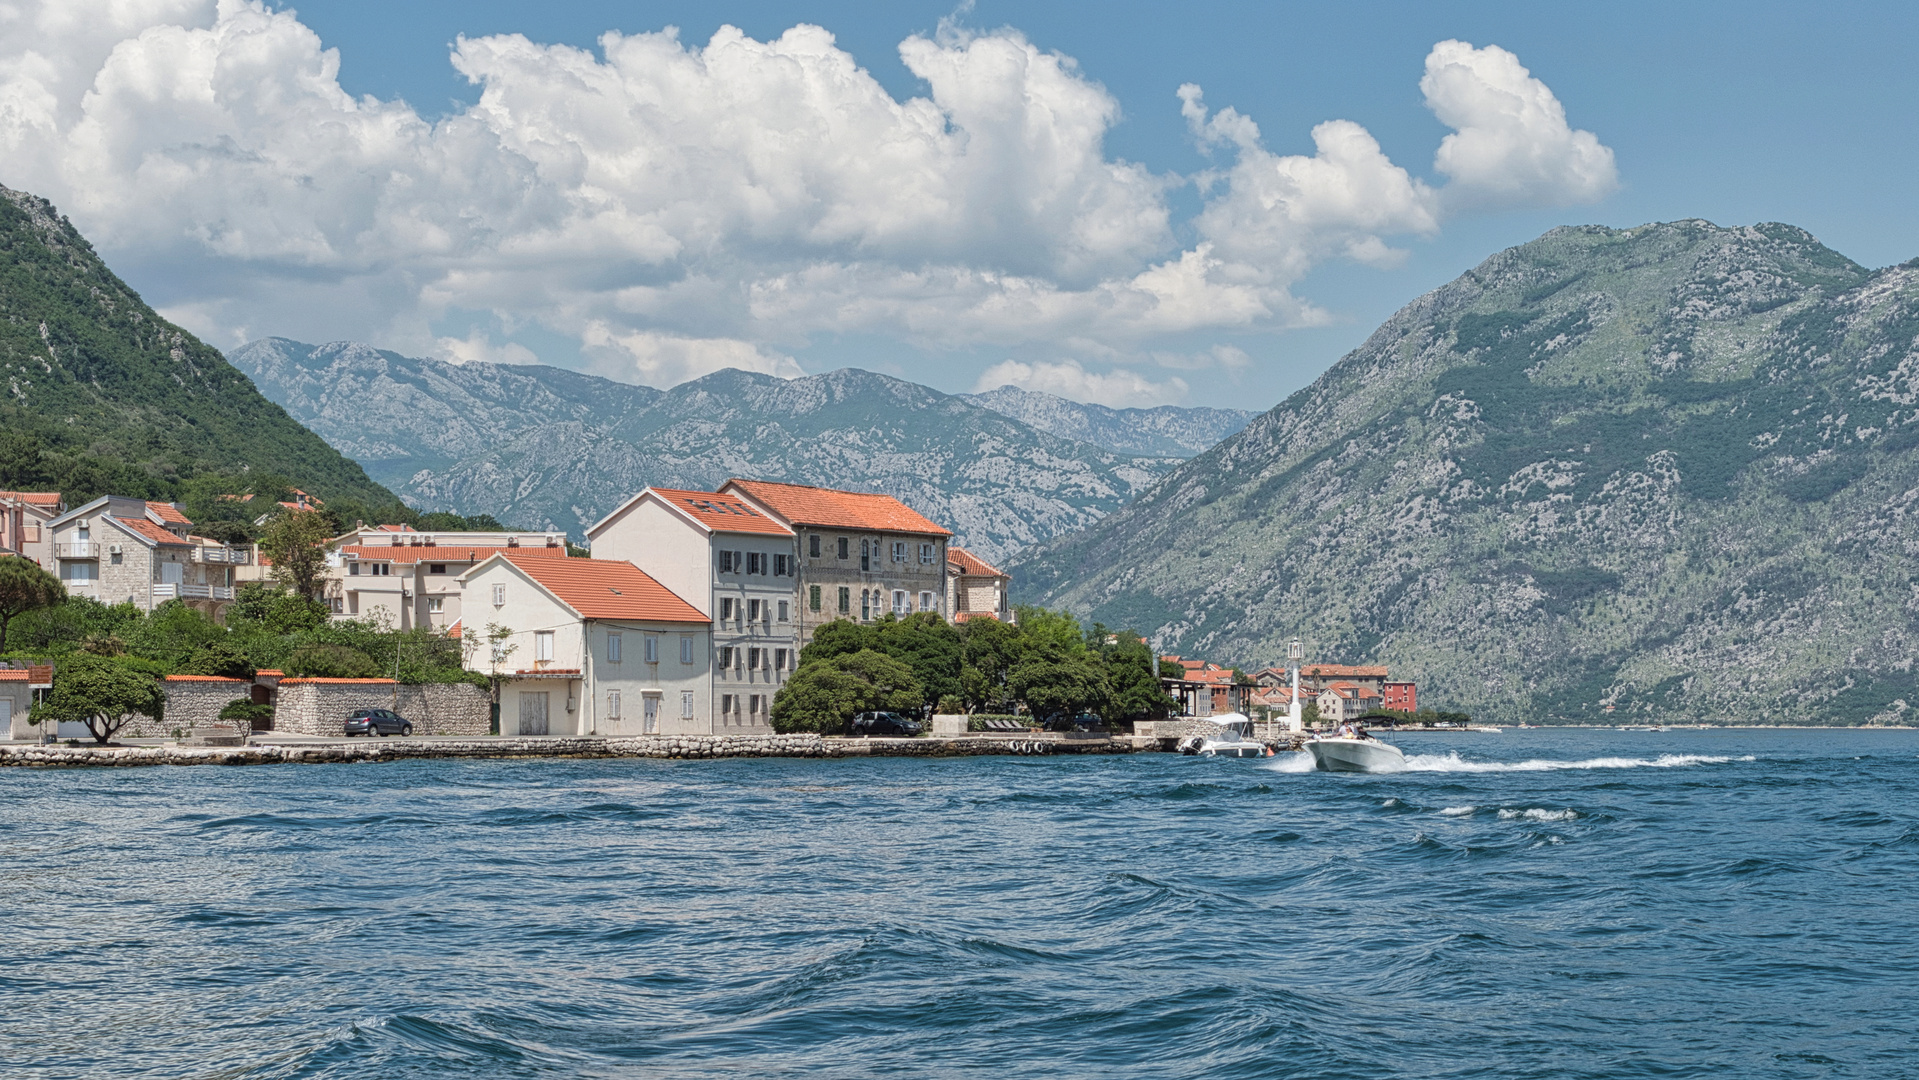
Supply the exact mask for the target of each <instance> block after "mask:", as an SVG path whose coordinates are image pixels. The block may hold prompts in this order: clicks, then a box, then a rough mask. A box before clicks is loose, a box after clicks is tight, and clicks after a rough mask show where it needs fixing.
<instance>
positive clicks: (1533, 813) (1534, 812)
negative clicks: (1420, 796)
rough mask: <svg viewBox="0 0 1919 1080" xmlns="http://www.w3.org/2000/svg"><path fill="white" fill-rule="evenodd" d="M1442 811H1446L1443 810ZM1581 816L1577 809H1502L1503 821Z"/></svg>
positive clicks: (1561, 819) (1548, 819) (1543, 819)
mask: <svg viewBox="0 0 1919 1080" xmlns="http://www.w3.org/2000/svg"><path fill="white" fill-rule="evenodd" d="M1441 812H1442V813H1443V812H1444V811H1441ZM1578 816H1579V813H1578V811H1576V810H1571V809H1567V810H1541V809H1539V808H1537V807H1534V808H1532V809H1528V810H1501V811H1500V812H1499V820H1501V821H1571V820H1572V819H1574V818H1576V817H1578Z"/></svg>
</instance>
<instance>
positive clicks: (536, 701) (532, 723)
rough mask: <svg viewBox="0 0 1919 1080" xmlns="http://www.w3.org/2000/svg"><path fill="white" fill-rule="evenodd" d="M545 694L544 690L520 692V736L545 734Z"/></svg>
mask: <svg viewBox="0 0 1919 1080" xmlns="http://www.w3.org/2000/svg"><path fill="white" fill-rule="evenodd" d="M546 694H547V692H546V691H544V690H522V691H520V734H522V735H544V734H546Z"/></svg>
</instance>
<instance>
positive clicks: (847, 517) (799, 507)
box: [720, 479, 953, 536]
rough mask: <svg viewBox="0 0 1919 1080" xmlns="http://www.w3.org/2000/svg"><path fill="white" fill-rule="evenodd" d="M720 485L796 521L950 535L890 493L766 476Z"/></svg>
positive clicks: (838, 526) (930, 534)
mask: <svg viewBox="0 0 1919 1080" xmlns="http://www.w3.org/2000/svg"><path fill="white" fill-rule="evenodd" d="M720 486H721V487H722V488H727V487H737V488H739V489H740V490H741V491H743V492H745V493H746V496H747V497H748V498H750V499H752V500H753V501H754V502H757V503H759V504H760V505H761V506H764V507H766V508H767V509H769V510H771V511H773V512H774V513H775V514H778V515H779V516H781V517H783V518H785V519H786V520H787V521H789V522H791V523H793V524H795V525H818V526H822V527H824V528H829V529H870V530H873V531H876V532H903V533H919V534H921V535H924V536H951V535H953V533H952V531H951V530H948V529H942V528H940V527H939V526H938V525H935V524H933V523H932V522H930V521H928V520H926V519H925V518H924V517H921V516H920V514H919V513H918V512H917V511H915V510H914V509H913V508H911V507H909V506H907V505H906V504H905V503H903V502H901V501H899V500H898V499H895V498H894V497H892V496H891V495H875V494H871V493H868V492H859V491H835V490H833V489H832V488H819V487H807V486H806V485H804V484H776V483H773V482H772V481H769V480H739V479H734V480H728V481H727V482H726V483H724V484H721V485H720Z"/></svg>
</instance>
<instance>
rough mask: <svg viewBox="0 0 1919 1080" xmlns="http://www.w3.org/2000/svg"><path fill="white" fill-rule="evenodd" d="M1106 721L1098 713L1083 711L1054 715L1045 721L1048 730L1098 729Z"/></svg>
mask: <svg viewBox="0 0 1919 1080" xmlns="http://www.w3.org/2000/svg"><path fill="white" fill-rule="evenodd" d="M1105 724H1106V721H1104V720H1101V719H1100V718H1099V714H1098V713H1089V712H1083V713H1080V714H1079V715H1078V716H1070V717H1069V716H1056V717H1054V718H1053V719H1051V720H1048V721H1047V722H1046V730H1048V731H1098V730H1099V729H1100V728H1101V727H1104V726H1105Z"/></svg>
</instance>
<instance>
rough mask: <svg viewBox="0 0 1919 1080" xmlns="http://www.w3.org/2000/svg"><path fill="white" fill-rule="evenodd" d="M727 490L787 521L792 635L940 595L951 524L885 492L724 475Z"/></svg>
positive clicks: (909, 609)
mask: <svg viewBox="0 0 1919 1080" xmlns="http://www.w3.org/2000/svg"><path fill="white" fill-rule="evenodd" d="M720 494H722V495H729V496H734V497H736V498H738V499H740V500H741V501H742V502H744V503H745V504H746V505H748V506H751V507H752V508H754V509H756V510H758V511H760V512H761V513H764V514H765V515H767V516H768V517H770V518H772V519H774V520H775V521H778V522H780V523H781V524H783V525H785V526H786V527H787V528H789V529H791V530H792V531H793V533H794V534H795V537H796V539H797V541H798V545H799V555H798V558H797V560H796V565H797V567H798V570H799V573H798V575H797V581H796V584H797V587H798V590H799V595H798V607H799V640H800V645H801V647H804V646H805V645H806V643H807V642H809V641H811V640H813V633H814V631H816V630H818V629H819V628H820V627H822V626H824V625H826V624H827V623H830V622H832V621H834V620H835V619H853V620H856V621H860V622H872V621H874V620H876V619H883V618H885V617H886V616H887V615H888V614H892V615H898V616H901V617H904V616H907V615H911V614H914V613H916V612H921V611H931V612H936V613H938V614H940V615H941V616H942V617H947V618H950V617H951V615H950V612H949V609H948V608H947V603H946V592H947V580H946V574H947V571H946V564H947V542H948V540H950V539H951V537H952V535H953V534H952V532H950V531H949V530H947V529H943V528H941V527H940V526H938V525H935V524H933V523H932V522H931V521H928V520H927V519H926V518H924V517H922V516H921V515H920V514H919V513H918V512H916V511H914V510H913V509H912V508H910V507H908V506H907V505H906V504H905V503H902V502H900V501H899V500H898V499H895V498H893V497H892V496H891V495H876V494H870V493H865V492H853V491H835V490H832V489H830V488H816V487H807V486H804V485H801V484H776V483H771V482H768V481H764V480H739V479H734V480H728V481H727V482H726V483H725V484H722V485H721V486H720Z"/></svg>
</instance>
